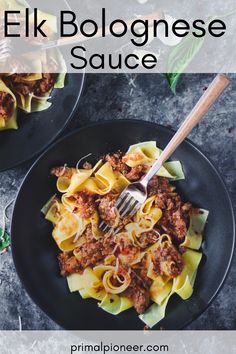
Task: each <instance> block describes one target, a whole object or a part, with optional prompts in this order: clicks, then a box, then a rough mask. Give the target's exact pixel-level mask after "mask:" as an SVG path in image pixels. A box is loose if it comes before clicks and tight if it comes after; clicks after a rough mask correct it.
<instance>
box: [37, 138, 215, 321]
mask: <svg viewBox="0 0 236 354" xmlns="http://www.w3.org/2000/svg"><path fill="white" fill-rule="evenodd" d="M160 153H161V150H160V149H159V148H157V146H156V142H154V141H148V142H144V143H139V144H136V145H132V146H130V148H129V150H128V151H127V152H126V153H122V152H118V153H114V154H108V155H106V156H104V157H102V158H101V159H100V160H99V161H98V162H97V163H96V164H95V165H94V166H92V165H91V164H90V163H89V162H85V163H84V164H83V167H82V168H79V167H78V166H77V167H71V168H70V167H67V166H66V165H65V166H61V167H56V168H53V169H52V171H51V173H52V175H55V176H56V177H57V190H58V192H60V196H58V195H54V196H53V197H52V198H51V199H50V200H49V201H48V202H47V204H46V205H45V206H44V207H43V209H42V211H43V213H44V214H45V218H46V219H47V220H49V221H51V222H52V223H53V231H52V236H53V238H54V240H55V242H56V243H57V245H58V247H59V249H60V251H61V252H60V254H59V256H58V259H59V264H60V269H61V275H62V276H66V277H67V281H68V287H69V290H70V291H71V292H75V291H78V292H79V293H80V295H81V297H82V298H83V299H87V298H94V299H96V300H97V301H98V306H99V307H100V308H101V309H103V310H105V311H107V312H109V313H110V314H113V315H118V314H120V313H121V312H123V311H125V310H128V309H129V308H131V307H134V308H135V309H136V311H137V312H138V314H139V316H140V319H141V320H142V321H143V322H144V323H145V324H146V325H148V326H149V327H153V326H154V325H155V324H156V323H158V322H159V321H160V320H161V319H163V318H164V317H165V311H166V306H167V304H168V301H169V299H170V297H171V296H172V295H173V294H177V295H179V296H180V297H181V298H182V299H183V300H186V299H188V298H189V297H190V296H191V295H192V292H193V287H194V281H195V278H196V273H197V269H198V266H199V263H200V261H201V258H202V253H201V251H200V248H201V244H202V233H203V229H204V225H205V223H206V220H207V216H208V212H207V211H206V210H202V209H197V208H194V207H193V206H192V204H191V203H189V202H184V201H183V200H182V199H181V197H180V196H179V194H178V193H177V192H176V189H175V187H174V186H173V185H172V184H171V182H172V181H175V180H178V179H183V178H184V173H183V170H182V166H181V163H180V162H179V161H171V162H167V163H166V164H165V165H164V166H163V167H162V168H161V169H160V170H159V172H158V173H157V175H156V176H154V177H153V178H152V179H151V180H150V182H149V185H148V197H147V199H146V201H145V203H144V204H143V205H142V206H141V207H140V209H139V210H138V212H137V213H136V214H135V215H134V216H126V217H125V218H121V217H120V215H119V212H118V210H117V208H116V206H115V204H116V200H117V198H118V197H119V194H120V193H121V191H122V190H123V189H124V188H125V187H126V186H127V185H128V184H129V183H131V182H133V181H137V180H139V179H141V178H142V176H143V175H144V174H146V173H147V171H148V169H149V168H150V166H151V165H152V164H153V162H154V161H155V159H156V158H157V157H158V156H159V155H160ZM102 220H104V221H105V222H106V223H107V224H108V225H109V226H110V230H112V232H111V231H110V232H107V233H103V232H102V231H101V230H100V228H99V224H100V222H101V221H102Z"/></svg>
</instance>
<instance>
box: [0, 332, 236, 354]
mask: <svg viewBox="0 0 236 354" xmlns="http://www.w3.org/2000/svg"><path fill="white" fill-rule="evenodd" d="M0 353H1V354H16V353H17V354H38V353H42V354H67V353H68V354H73V353H75V354H78V353H84V354H86V353H101V354H114V353H136V354H143V353H169V354H203V353H204V354H205V353H207V354H222V353H227V354H234V353H236V339H235V332H233V331H143V332H142V331H125V332H123V331H91V332H88V331H83V332H76V331H75V332H71V331H22V332H20V331H0Z"/></svg>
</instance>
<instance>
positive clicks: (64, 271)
mask: <svg viewBox="0 0 236 354" xmlns="http://www.w3.org/2000/svg"><path fill="white" fill-rule="evenodd" d="M58 260H59V265H60V269H61V275H62V276H63V277H64V276H67V275H69V274H72V273H78V272H80V271H81V267H80V264H79V262H78V261H77V259H76V257H75V256H73V254H72V253H66V252H63V253H61V254H59V256H58Z"/></svg>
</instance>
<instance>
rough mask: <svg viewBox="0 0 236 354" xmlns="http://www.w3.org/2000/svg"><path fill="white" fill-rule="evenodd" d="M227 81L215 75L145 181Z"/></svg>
mask: <svg viewBox="0 0 236 354" xmlns="http://www.w3.org/2000/svg"><path fill="white" fill-rule="evenodd" d="M229 83H230V81H229V80H228V79H227V78H226V77H225V76H224V75H222V74H219V75H217V76H216V77H215V79H214V80H213V81H212V83H211V84H210V86H209V87H208V89H207V90H206V91H205V92H204V94H203V95H202V97H201V98H200V100H199V101H198V102H197V104H196V105H195V107H194V108H193V110H192V111H191V112H190V113H189V115H188V116H187V118H186V119H185V121H184V122H183V124H182V125H181V126H180V128H179V129H178V131H177V132H176V133H175V135H174V136H173V138H172V139H171V140H170V142H169V143H168V145H167V146H166V148H165V149H164V150H163V152H162V153H161V155H160V156H159V158H158V159H157V161H156V162H155V163H154V165H153V166H152V167H151V169H150V170H149V172H148V173H147V175H146V176H145V177H144V179H145V180H146V181H148V180H150V178H152V176H154V175H155V174H156V173H157V171H158V170H159V169H160V167H161V166H162V165H163V164H164V162H165V161H166V160H167V159H168V158H169V157H170V156H171V155H172V153H173V152H174V151H175V150H176V148H177V147H178V146H179V145H180V144H181V143H182V141H183V140H184V139H185V138H186V137H187V136H188V134H189V133H190V132H191V131H192V130H193V128H194V127H195V126H196V125H197V123H198V122H199V121H200V120H201V119H202V117H203V116H204V114H205V113H206V112H207V111H208V110H209V109H210V108H211V106H212V105H213V104H214V103H215V101H216V100H217V99H218V98H219V96H220V95H221V94H222V92H223V91H224V90H225V88H226V87H227V86H228V85H229Z"/></svg>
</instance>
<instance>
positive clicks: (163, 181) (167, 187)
mask: <svg viewBox="0 0 236 354" xmlns="http://www.w3.org/2000/svg"><path fill="white" fill-rule="evenodd" d="M172 189H173V187H172V186H171V184H170V182H169V180H168V178H165V177H158V176H153V177H152V179H151V180H150V181H149V183H148V196H149V197H151V196H153V195H158V194H160V193H171V192H172Z"/></svg>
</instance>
